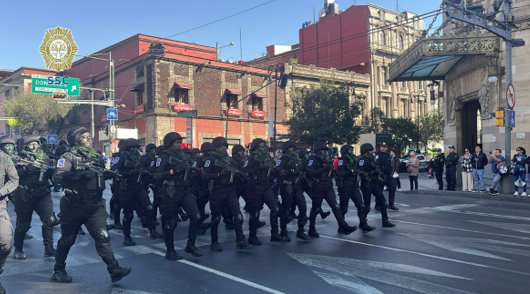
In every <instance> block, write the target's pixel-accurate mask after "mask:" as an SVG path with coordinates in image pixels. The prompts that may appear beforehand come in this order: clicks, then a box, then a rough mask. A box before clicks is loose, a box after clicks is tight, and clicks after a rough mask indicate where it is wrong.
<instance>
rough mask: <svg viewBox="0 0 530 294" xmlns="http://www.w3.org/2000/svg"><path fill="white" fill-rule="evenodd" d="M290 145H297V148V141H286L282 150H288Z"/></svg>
mask: <svg viewBox="0 0 530 294" xmlns="http://www.w3.org/2000/svg"><path fill="white" fill-rule="evenodd" d="M290 147H295V148H296V143H295V142H293V141H287V142H284V143H283V144H282V152H283V153H285V152H287V149H289V148H290Z"/></svg>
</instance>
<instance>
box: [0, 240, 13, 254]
mask: <svg viewBox="0 0 530 294" xmlns="http://www.w3.org/2000/svg"><path fill="white" fill-rule="evenodd" d="M9 253H11V243H7V244H1V245H0V256H7V255H9Z"/></svg>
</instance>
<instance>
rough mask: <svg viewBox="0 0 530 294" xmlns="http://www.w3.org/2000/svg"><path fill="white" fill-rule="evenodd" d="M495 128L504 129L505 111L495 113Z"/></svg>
mask: <svg viewBox="0 0 530 294" xmlns="http://www.w3.org/2000/svg"><path fill="white" fill-rule="evenodd" d="M495 126H497V127H504V110H497V111H495Z"/></svg>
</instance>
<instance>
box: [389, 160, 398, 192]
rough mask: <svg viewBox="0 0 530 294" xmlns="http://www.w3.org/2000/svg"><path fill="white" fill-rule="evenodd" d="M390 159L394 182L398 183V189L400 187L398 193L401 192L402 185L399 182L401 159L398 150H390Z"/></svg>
mask: <svg viewBox="0 0 530 294" xmlns="http://www.w3.org/2000/svg"><path fill="white" fill-rule="evenodd" d="M390 158H391V162H392V177H393V178H394V181H395V182H396V187H398V191H401V183H400V181H399V165H400V162H399V158H398V157H397V155H396V150H390Z"/></svg>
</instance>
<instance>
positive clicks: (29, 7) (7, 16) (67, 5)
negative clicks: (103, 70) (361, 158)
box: [0, 0, 441, 70]
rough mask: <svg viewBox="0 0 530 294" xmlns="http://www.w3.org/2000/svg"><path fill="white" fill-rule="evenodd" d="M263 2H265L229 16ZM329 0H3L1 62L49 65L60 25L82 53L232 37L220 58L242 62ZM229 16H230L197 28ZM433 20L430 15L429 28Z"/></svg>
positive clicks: (412, 6)
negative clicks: (48, 35) (144, 39)
mask: <svg viewBox="0 0 530 294" xmlns="http://www.w3.org/2000/svg"><path fill="white" fill-rule="evenodd" d="M335 2H336V3H338V4H339V9H346V8H348V7H350V6H351V5H354V4H356V5H363V4H367V3H368V2H370V3H373V4H376V5H378V6H382V7H385V8H388V9H393V10H395V9H396V2H398V4H399V10H400V11H405V10H408V11H412V12H415V13H418V14H423V13H426V12H430V11H433V10H436V9H437V8H438V7H439V5H440V3H441V0H423V1H421V0H399V1H396V0H370V1H366V0H336V1H335ZM260 4H263V5H261V6H259V7H257V8H255V9H252V10H249V11H247V12H244V13H241V14H238V15H235V16H232V17H229V16H231V15H233V14H236V13H238V12H242V11H244V10H248V9H250V8H252V7H255V6H258V5H260ZM323 6H324V0H193V1H182V0H173V1H160V0H153V1H137V0H133V1H118V0H107V1H101V0H93V1H62V2H61V1H60V2H57V1H52V2H49V1H48V2H47V1H44V2H43V1H31V0H30V1H9V0H0V10H1V11H2V18H1V20H2V30H1V33H0V36H1V38H0V68H2V69H12V70H15V69H18V68H20V67H22V66H29V67H37V68H45V64H44V61H43V59H42V56H41V55H40V52H39V46H40V44H41V42H42V39H43V37H44V34H45V32H46V30H47V29H50V28H55V27H57V26H60V27H62V28H68V29H70V30H71V31H72V34H73V37H74V40H75V42H76V44H77V47H78V48H79V51H78V54H83V55H89V54H91V53H94V52H96V51H98V50H101V49H103V48H105V47H107V46H109V45H112V44H114V43H117V42H119V41H121V40H123V39H126V38H128V37H130V36H133V35H135V34H137V33H142V34H147V35H152V36H157V37H163V38H165V37H170V36H171V37H170V39H174V40H179V41H184V42H190V43H193V42H195V43H197V44H202V45H208V46H213V47H215V45H216V42H217V43H218V44H219V46H224V45H227V44H230V42H234V45H233V46H227V47H223V48H222V50H221V52H220V56H219V58H221V59H224V60H232V61H236V60H239V59H241V51H242V55H243V60H251V59H254V58H258V57H260V56H262V55H261V54H262V53H264V52H265V51H266V49H265V47H266V46H268V45H272V44H282V45H292V44H297V43H298V30H299V29H300V28H302V24H303V23H304V22H306V21H309V20H310V21H313V17H314V14H313V9H314V10H315V12H316V13H317V14H318V11H319V10H320V9H321V8H323ZM313 7H314V8H313ZM226 17H228V18H226ZM223 18H226V19H225V20H222V21H219V22H216V23H215V24H212V25H207V26H204V27H202V28H198V29H195V30H192V29H194V28H197V27H200V26H203V25H205V24H208V23H210V22H213V21H216V20H220V19H223ZM440 18H441V17H440ZM440 18H439V19H438V21H437V24H438V25H439V23H440ZM431 21H432V19H426V20H425V22H426V26H427V25H428V24H430V22H431ZM435 28H436V26H435ZM240 29H241V36H242V38H241V42H240ZM188 30H190V31H188ZM186 31H188V32H186ZM431 32H432V31H431ZM79 58H81V57H77V58H76V59H75V60H77V59H79Z"/></svg>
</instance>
